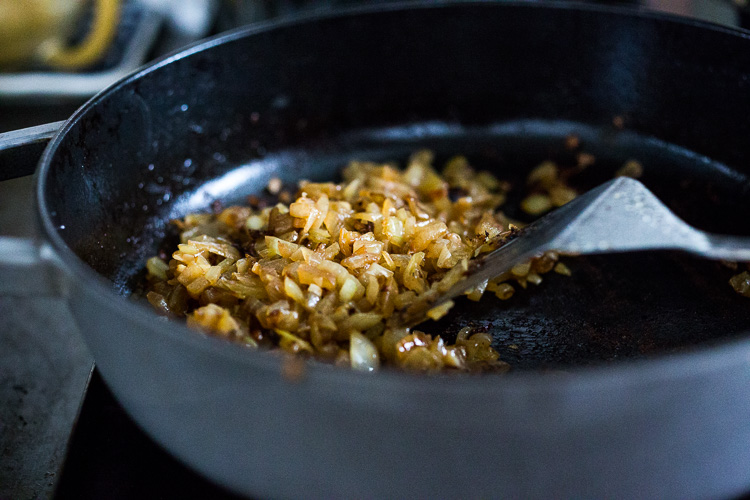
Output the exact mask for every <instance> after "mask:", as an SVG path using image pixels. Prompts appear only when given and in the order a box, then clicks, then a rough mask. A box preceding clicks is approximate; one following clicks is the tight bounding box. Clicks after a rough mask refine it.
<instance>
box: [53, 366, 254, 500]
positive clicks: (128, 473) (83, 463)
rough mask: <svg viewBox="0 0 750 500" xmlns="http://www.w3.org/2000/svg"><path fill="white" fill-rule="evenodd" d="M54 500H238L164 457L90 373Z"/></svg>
mask: <svg viewBox="0 0 750 500" xmlns="http://www.w3.org/2000/svg"><path fill="white" fill-rule="evenodd" d="M54 498H55V499H56V500H88V499H91V500H94V499H96V500H99V499H102V498H106V499H109V500H125V499H128V500H130V499H133V498H150V499H172V498H180V499H182V500H193V499H195V500H198V499H201V500H204V499H207V498H210V499H215V500H239V499H240V497H238V496H236V495H233V494H232V493H230V492H228V491H226V490H224V489H222V488H220V487H218V486H216V485H214V484H212V483H210V482H208V481H207V480H205V479H203V478H202V477H200V476H199V475H198V474H196V473H194V472H193V471H191V470H190V469H188V468H187V467H185V466H184V465H182V464H181V463H179V462H178V461H177V460H175V459H174V458H172V457H171V456H170V455H168V454H167V453H166V452H165V451H164V450H162V449H161V448H160V447H159V446H158V445H157V444H156V443H154V442H153V441H152V440H151V439H150V438H149V437H148V436H146V435H145V434H144V433H143V432H142V431H141V430H140V429H139V428H138V426H137V425H136V424H135V423H134V422H133V421H132V420H131V419H130V417H128V415H127V414H126V413H125V410H123V408H122V406H120V404H119V403H117V401H115V399H114V397H113V396H112V393H111V392H110V391H109V389H108V388H107V386H106V385H105V384H104V382H103V380H102V378H101V377H100V376H99V373H98V372H96V371H94V373H93V374H92V377H91V381H90V383H89V387H88V391H87V393H86V398H85V400H84V403H83V407H82V408H81V413H80V416H79V418H78V422H77V424H76V426H75V429H74V430H73V435H72V437H71V441H70V443H69V446H68V453H67V457H66V460H65V464H64V466H63V469H62V473H61V475H60V477H59V478H58V484H57V491H56V493H55V497H54Z"/></svg>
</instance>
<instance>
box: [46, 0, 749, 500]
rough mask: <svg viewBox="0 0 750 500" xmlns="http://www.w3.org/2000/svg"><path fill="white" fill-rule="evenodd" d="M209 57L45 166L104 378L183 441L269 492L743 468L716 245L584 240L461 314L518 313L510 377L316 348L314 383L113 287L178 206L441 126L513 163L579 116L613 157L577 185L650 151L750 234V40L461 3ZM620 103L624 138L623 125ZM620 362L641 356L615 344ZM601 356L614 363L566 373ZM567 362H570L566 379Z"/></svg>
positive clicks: (75, 302)
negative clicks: (384, 367)
mask: <svg viewBox="0 0 750 500" xmlns="http://www.w3.org/2000/svg"><path fill="white" fill-rule="evenodd" d="M563 39H564V40H565V41H566V43H560V40H563ZM697 39H700V40H701V43H700V44H697V45H696V43H695V40H697ZM592 40H595V41H596V43H592ZM313 41H314V43H312V42H313ZM404 47H408V48H409V50H404ZM190 54H191V55H183V56H181V57H179V58H175V59H172V60H169V61H168V62H163V63H162V64H160V65H158V66H157V67H155V68H153V69H151V70H149V71H146V72H144V73H143V74H141V75H140V76H139V77H138V78H134V79H131V80H130V81H128V82H124V83H123V84H122V85H120V86H119V87H118V88H117V89H113V90H112V91H110V92H108V93H106V94H105V95H103V96H102V97H101V98H100V99H99V100H98V101H97V102H95V103H92V104H91V105H90V106H89V107H88V108H87V109H86V110H85V111H84V112H81V113H78V114H77V115H76V117H74V119H73V120H72V121H71V122H70V124H69V125H68V126H67V127H66V129H65V131H64V134H63V135H62V136H61V137H60V138H59V139H58V140H57V141H55V143H54V144H53V148H52V149H50V150H49V151H48V154H47V155H46V157H45V159H44V162H45V164H44V166H43V169H42V180H41V182H40V186H39V194H40V209H41V217H42V221H43V224H44V228H45V232H46V236H47V238H49V239H50V241H51V243H52V244H53V245H54V246H55V248H56V250H57V251H58V253H59V254H60V257H61V258H62V260H63V261H64V263H65V267H66V269H67V271H68V272H69V273H71V274H72V275H73V276H75V277H76V279H75V280H74V281H72V282H71V290H70V293H69V300H70V303H71V307H72V310H73V311H74V312H75V314H76V317H77V319H78V321H79V322H80V323H81V325H82V331H83V333H84V335H85V336H86V339H87V343H88V344H89V347H90V348H91V350H92V352H93V353H94V355H95V356H96V358H97V362H98V365H99V367H100V369H101V371H102V374H103V377H104V379H105V380H106V381H107V383H108V385H109V386H110V387H111V388H112V390H113V392H114V393H115V394H116V395H117V397H118V398H119V399H120V400H121V402H122V403H123V406H124V407H125V408H126V410H127V411H128V412H130V413H131V414H132V415H133V416H134V417H135V419H136V420H137V421H138V422H139V424H140V425H142V426H143V427H144V428H145V429H146V430H147V432H149V433H150V434H151V435H152V436H154V437H155V438H156V439H157V440H158V441H159V442H161V443H162V444H163V445H165V446H167V447H168V449H169V450H170V451H171V452H172V453H174V454H176V455H177V456H178V457H180V458H181V459H182V460H185V461H187V462H189V463H191V464H192V465H193V466H194V467H197V468H199V469H200V470H201V471H202V472H203V473H205V474H207V475H209V476H211V477H212V478H214V479H215V480H217V481H219V482H220V483H222V484H225V485H227V486H229V487H231V488H234V489H237V490H240V491H243V492H245V493H255V494H260V495H272V496H300V495H306V496H321V497H330V496H352V495H356V496H361V495H363V494H372V495H373V496H376V497H378V496H388V495H399V494H400V495H403V494H404V492H407V493H410V494H414V495H416V496H437V495H454V496H458V495H460V494H465V493H466V492H467V491H471V492H474V493H476V495H478V496H494V495H501V496H511V497H512V496H523V497H527V496H545V492H546V494H547V495H549V492H550V491H554V492H556V494H559V495H560V496H609V497H614V496H626V497H627V496H630V497H634V496H652V497H657V496H658V497H675V498H678V497H684V496H722V495H731V494H737V493H739V492H740V491H743V490H745V489H746V488H747V487H748V485H749V484H750V470H748V469H747V467H746V464H747V463H748V462H749V461H750V446H748V444H750V428H748V426H747V421H748V419H750V398H749V397H747V396H748V391H749V390H750V389H748V387H750V366H749V365H748V352H749V351H750V346H748V345H747V344H748V342H747V339H746V332H747V325H748V324H750V323H749V322H748V320H749V319H750V314H748V308H747V307H746V306H747V304H746V302H743V299H742V298H740V297H738V296H736V295H734V294H733V293H732V292H731V290H730V289H729V288H728V286H727V285H726V278H727V276H726V275H724V276H722V274H721V273H722V270H721V269H720V268H717V267H716V266H715V265H711V266H708V267H705V266H703V267H701V266H700V265H696V264H695V262H694V261H690V260H684V259H681V258H675V257H674V256H672V255H653V256H649V257H648V258H646V259H643V260H639V259H633V258H623V259H620V260H617V259H614V260H608V261H607V262H604V261H597V260H587V261H580V262H579V263H577V264H575V267H576V269H575V270H576V271H577V272H576V273H575V274H574V277H573V278H571V279H570V280H563V279H562V278H559V279H556V278H554V277H553V278H551V279H550V281H551V282H552V283H549V285H550V286H543V287H540V288H539V289H538V291H539V293H538V294H537V293H533V294H532V293H529V294H518V295H517V296H516V297H514V301H511V302H508V303H503V304H498V303H497V302H493V301H489V302H487V301H485V302H482V303H480V305H479V306H474V307H475V308H474V309H470V308H469V307H463V308H462V309H461V311H463V312H459V317H458V319H462V318H460V314H464V315H468V316H470V318H471V320H472V321H475V322H480V323H486V324H485V325H484V326H487V327H488V328H492V329H495V330H494V331H493V333H494V334H495V338H496V340H497V341H498V346H499V347H500V348H501V352H503V353H504V354H506V356H510V354H509V353H508V352H507V350H508V349H507V348H510V344H508V345H504V343H505V342H513V343H514V344H516V345H517V346H519V343H520V348H519V349H518V351H519V352H518V357H517V360H512V361H514V362H515V364H516V367H517V368H518V371H519V372H522V373H518V374H516V375H511V376H509V377H506V378H502V379H497V378H478V379H470V378H466V377H455V378H449V377H448V378H444V377H438V378H434V379H424V378H413V377H410V376H406V375H402V374H396V373H381V374H379V375H378V376H376V377H363V376H361V375H360V374H353V373H349V372H346V371H341V370H335V369H331V368H328V367H323V366H319V365H316V364H313V363H311V364H309V365H308V367H307V372H306V377H305V378H304V380H302V381H298V382H297V383H291V382H289V381H286V380H285V379H283V378H282V377H281V375H280V373H281V367H282V363H281V361H280V360H279V359H278V358H276V357H274V356H271V355H267V354H263V353H252V352H247V351H243V350H242V349H240V348H238V347H237V346H231V345H227V344H225V343H223V342H221V341H218V340H216V339H210V338H205V337H203V336H201V335H200V334H198V333H195V332H190V331H188V330H186V329H185V328H184V327H182V326H181V325H177V324H173V323H163V324H162V323H159V322H157V320H156V317H155V315H154V314H153V313H152V312H151V311H149V310H148V309H147V307H145V306H141V305H138V304H136V305H134V304H130V303H128V301H127V300H126V299H118V298H117V297H115V295H114V293H113V283H114V288H116V289H117V290H119V291H120V292H124V293H125V294H127V292H128V291H129V290H130V289H132V286H133V284H134V283H135V282H136V281H137V279H138V272H137V270H138V269H141V268H142V265H143V262H144V260H145V258H146V257H147V256H149V255H151V254H152V253H154V252H155V250H156V249H157V247H158V245H159V242H160V240H161V239H162V238H163V237H164V235H165V231H164V228H165V220H166V219H167V218H168V217H172V216H175V215H179V214H181V213H184V212H185V211H188V210H193V209H196V208H200V207H207V206H208V205H209V204H210V202H211V201H213V200H214V199H215V198H222V199H223V200H226V201H232V200H233V199H237V198H239V197H240V193H241V192H244V193H243V194H247V191H252V190H256V191H257V190H259V189H260V188H261V187H262V186H264V185H265V181H266V180H267V179H268V178H269V177H270V176H271V175H279V176H280V177H282V179H284V180H288V181H293V180H296V179H298V178H299V177H300V176H302V177H311V178H330V177H331V176H332V175H334V172H335V171H336V168H338V167H340V166H341V165H342V163H343V161H344V160H345V159H347V158H349V157H351V156H353V155H354V156H358V157H361V158H371V159H384V158H403V157H404V156H405V155H406V154H407V153H408V152H409V151H410V150H412V149H413V148H414V147H417V146H431V147H434V148H435V149H437V151H438V154H439V155H441V157H444V156H445V155H446V154H449V153H457V152H462V153H466V154H468V155H469V157H470V159H472V160H473V161H474V162H475V163H476V164H477V166H479V167H486V168H490V169H492V170H494V171H495V172H496V173H498V174H501V175H504V174H508V175H510V176H512V177H515V179H516V181H518V180H519V179H522V178H523V176H524V173H525V171H527V170H528V168H530V167H531V166H533V165H534V164H535V163H537V162H538V161H540V160H542V159H544V158H546V157H549V155H550V154H553V155H554V154H555V153H556V152H559V150H560V148H561V144H562V141H563V139H564V137H565V136H566V135H567V134H569V133H570V132H571V130H573V131H577V133H579V134H580V135H581V136H582V137H583V139H584V147H585V148H587V150H589V151H591V152H593V153H595V154H596V155H597V157H598V158H600V161H599V162H598V163H597V165H598V168H597V169H594V170H592V173H591V174H590V178H588V179H584V180H582V181H581V182H582V184H585V183H586V182H593V181H595V180H596V178H597V177H600V178H607V177H609V176H611V174H612V172H613V168H612V167H613V166H614V165H618V164H621V163H622V161H624V160H625V159H627V158H630V157H636V158H638V159H639V160H641V161H642V162H643V164H644V165H645V166H646V172H647V175H646V177H645V178H644V180H645V181H646V183H647V184H648V185H649V187H651V188H652V189H653V190H654V191H655V192H657V194H659V195H660V197H661V198H662V199H664V200H665V201H666V202H668V203H669V204H671V205H672V206H674V207H675V209H676V210H677V211H678V213H679V214H680V215H681V216H683V217H684V218H685V219H687V220H688V221H689V222H691V223H693V224H695V225H697V226H699V227H703V228H705V229H708V230H714V231H716V232H735V233H745V234H748V233H750V230H748V225H749V224H750V222H749V221H748V220H747V219H746V217H745V216H744V214H746V213H747V211H748V200H747V197H746V196H745V194H746V193H747V190H748V184H747V179H746V174H747V172H748V166H747V163H746V162H745V159H746V158H747V155H748V153H749V151H748V142H747V140H746V138H747V137H748V135H749V134H750V122H748V120H747V113H746V110H747V109H750V92H747V90H748V88H750V81H749V77H750V50H748V40H747V39H746V38H745V37H744V35H743V34H740V33H736V32H733V31H731V30H725V29H720V28H712V27H706V26H700V25H697V24H694V23H690V22H672V21H667V20H664V19H661V18H659V17H650V16H644V17H640V16H635V15H628V14H626V13H624V12H617V11H610V10H598V9H593V8H580V9H579V8H570V7H563V6H539V5H524V4H499V5H498V4H495V5H493V4H478V5H472V4H463V5H461V6H455V7H453V6H440V7H436V8H432V9H425V8H423V9H416V10H406V11H403V12H395V11H390V10H388V9H384V11H383V12H380V13H371V14H368V15H366V16H365V15H361V16H360V15H348V14H345V15H341V16H339V17H335V18H332V19H321V20H317V21H315V22H311V23H307V24H299V25H297V24H294V23H292V24H288V23H281V24H279V25H276V26H275V29H268V30H266V29H265V28H264V27H256V28H252V29H250V30H248V31H246V32H241V33H236V34H233V35H229V36H227V37H225V38H224V39H222V40H220V41H216V42H213V43H209V44H207V45H205V46H203V47H200V48H196V49H194V50H192V51H190ZM529 61H533V64H529ZM186 81H189V82H190V83H191V85H190V86H185V85H183V83H184V82H186ZM615 115H619V116H622V117H623V118H624V121H625V123H626V128H627V129H628V130H629V132H620V131H618V130H617V129H615V128H613V127H612V126H611V122H612V118H613V117H614V116H615ZM696 117H698V118H696ZM530 118H533V119H534V120H531V121H530V120H529V119H530ZM583 123H585V124H586V125H582V124H583ZM716 124H721V126H720V127H717V126H716ZM599 181H601V179H599ZM675 201H676V202H677V203H675ZM71 250H72V251H71ZM74 254H76V255H77V257H76V256H75V255H74ZM79 259H80V260H79ZM81 261H85V263H86V264H83V263H82V262H81ZM704 264H705V263H704ZM88 266H90V267H91V268H93V269H94V270H96V271H97V272H98V273H99V274H100V276H96V275H95V274H94V273H93V272H92V271H91V269H90V268H89V267H88ZM712 266H713V267H712ZM724 272H725V271H724ZM102 276H104V277H105V278H106V279H103V278H102ZM555 281H557V283H555ZM535 292H536V290H535ZM553 293H555V295H554V296H551V295H552V294H553ZM534 301H538V302H534ZM102 311H104V312H102ZM514 315H515V318H517V319H516V321H514V322H508V323H502V322H503V321H504V320H505V319H509V318H513V317H514ZM463 319H466V317H465V316H464V318H463ZM503 335H506V338H507V340H503V337H502V336H503ZM732 339H734V340H735V342H730V340H732ZM683 351H687V352H683ZM677 352H679V354H675V353H677ZM510 357H512V356H510ZM621 358H646V359H645V360H641V361H640V362H637V363H636V362H633V361H631V362H624V361H623V362H621V363H610V364H608V365H606V366H602V362H603V361H613V360H615V359H621ZM588 364H594V365H599V368H597V369H589V370H582V369H580V368H578V369H574V368H571V366H572V365H588ZM560 367H566V368H567V369H568V370H569V373H559V372H557V373H556V374H554V375H553V374H549V373H544V371H545V370H544V369H546V368H560ZM522 368H529V370H528V371H524V370H521V369H522ZM425 431H428V432H425ZM352 443H355V445H354V446H353V445H352ZM321 457H324V458H323V459H321ZM435 457H440V459H441V460H443V459H444V458H445V457H448V458H450V459H449V460H448V461H447V463H449V464H450V471H445V470H441V469H440V468H439V467H437V468H435V467H433V468H429V467H427V468H426V469H425V470H423V471H421V473H420V474H419V476H418V477H415V476H414V474H413V473H412V472H411V471H412V469H411V468H412V467H413V464H415V463H419V464H427V463H430V461H431V460H434V459H435ZM675 457H679V461H678V460H675ZM443 463H446V462H443ZM290 470H291V471H294V473H293V474H291V475H290V474H289V471H290ZM332 471H335V472H336V474H335V475H333V476H332ZM405 471H408V473H405ZM384 478H387V480H384Z"/></svg>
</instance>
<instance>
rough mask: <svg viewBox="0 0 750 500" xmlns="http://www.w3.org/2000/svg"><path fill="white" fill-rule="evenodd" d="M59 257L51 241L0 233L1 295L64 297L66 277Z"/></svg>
mask: <svg viewBox="0 0 750 500" xmlns="http://www.w3.org/2000/svg"><path fill="white" fill-rule="evenodd" d="M56 260H57V257H56V256H55V253H54V251H53V250H52V248H51V247H50V246H49V245H48V244H47V243H43V242H39V241H37V240H36V239H34V238H19V237H15V236H0V296H23V297H39V296H58V297H59V296H63V295H64V286H65V280H64V279H63V273H62V267H61V266H60V265H57V264H55V261H56Z"/></svg>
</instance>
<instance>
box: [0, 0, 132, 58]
mask: <svg viewBox="0 0 750 500" xmlns="http://www.w3.org/2000/svg"><path fill="white" fill-rule="evenodd" d="M92 1H93V3H94V5H93V8H94V16H93V19H92V23H91V28H90V30H89V33H88V34H87V35H86V37H85V38H84V40H83V41H81V43H79V44H78V45H76V46H73V47H68V46H67V40H68V38H69V36H70V35H71V34H72V32H73V30H74V29H75V27H76V23H77V22H78V20H79V18H80V15H81V13H82V12H83V10H84V8H85V7H86V5H87V3H89V2H87V1H86V0H2V1H0V66H3V67H21V66H24V65H28V64H31V63H42V64H46V65H48V66H51V67H53V68H57V69H62V70H75V69H80V68H85V67H87V66H90V65H92V64H94V63H96V62H97V61H98V60H99V59H101V58H102V57H103V56H104V54H105V53H106V51H107V48H108V47H109V45H110V44H111V43H112V40H113V39H114V37H115V34H116V32H117V24H118V22H119V15H120V0H92Z"/></svg>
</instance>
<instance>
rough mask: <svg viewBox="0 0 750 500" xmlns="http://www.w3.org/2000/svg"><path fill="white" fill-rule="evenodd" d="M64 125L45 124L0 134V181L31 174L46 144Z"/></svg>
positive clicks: (60, 123) (61, 123)
mask: <svg viewBox="0 0 750 500" xmlns="http://www.w3.org/2000/svg"><path fill="white" fill-rule="evenodd" d="M64 123H65V122H64V121H62V122H54V123H46V124H44V125H37V126H36V127H29V128H23V129H20V130H14V131H12V132H5V133H2V134H0V181H6V180H8V179H14V178H16V177H23V176H25V175H31V174H33V173H34V170H36V165H37V163H39V158H41V156H42V152H43V151H44V148H45V147H46V146H47V142H49V140H50V139H52V137H54V136H55V134H56V133H57V131H58V130H60V128H62V126H63V124H64Z"/></svg>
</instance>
